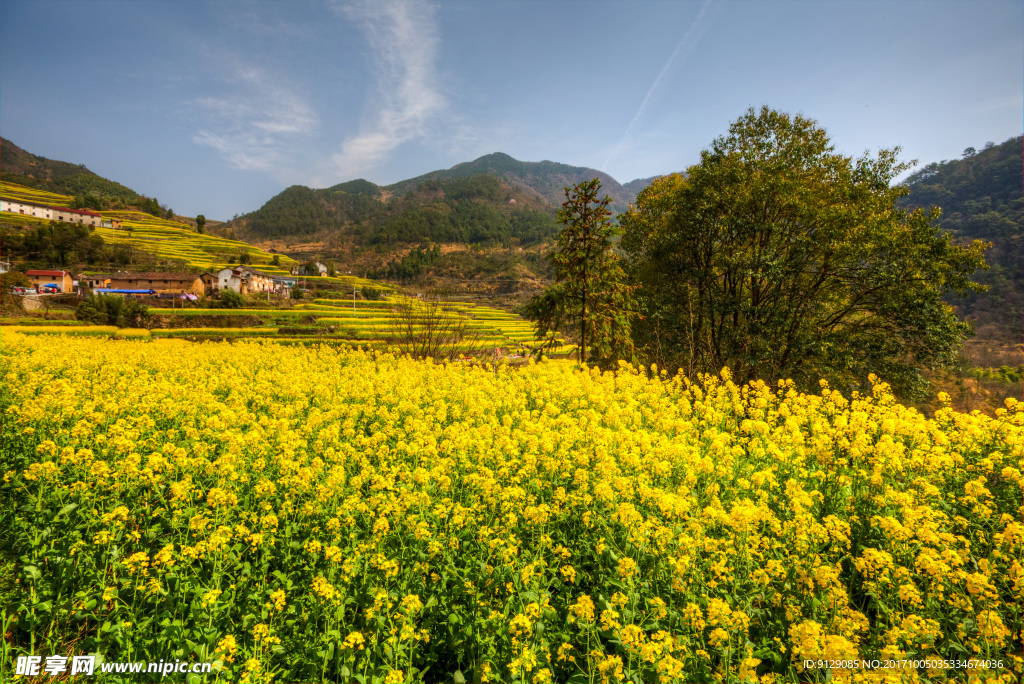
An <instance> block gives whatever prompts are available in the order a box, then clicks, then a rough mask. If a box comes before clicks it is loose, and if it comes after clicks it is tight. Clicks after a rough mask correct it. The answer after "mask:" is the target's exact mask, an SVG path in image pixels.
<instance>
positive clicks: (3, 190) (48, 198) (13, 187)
mask: <svg viewBox="0 0 1024 684" xmlns="http://www.w3.org/2000/svg"><path fill="white" fill-rule="evenodd" d="M0 197H3V198H4V199H10V200H14V201H15V202H28V203H30V204H44V205H47V206H53V207H70V206H71V201H72V200H73V199H74V198H73V197H69V196H68V195H60V194H57V193H55V192H49V191H48V190H39V189H37V188H30V187H28V186H27V185H19V184H18V183H0Z"/></svg>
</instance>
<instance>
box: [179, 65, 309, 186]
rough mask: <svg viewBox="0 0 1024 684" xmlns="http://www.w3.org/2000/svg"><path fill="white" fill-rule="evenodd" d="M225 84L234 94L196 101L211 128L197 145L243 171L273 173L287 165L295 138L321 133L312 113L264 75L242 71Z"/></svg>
mask: <svg viewBox="0 0 1024 684" xmlns="http://www.w3.org/2000/svg"><path fill="white" fill-rule="evenodd" d="M225 80H226V81H227V83H228V86H227V88H226V89H227V90H229V91H231V92H230V94H228V95H224V96H218V97H202V98H198V99H196V100H194V101H193V104H194V105H195V107H196V109H197V110H198V111H199V112H200V113H201V114H202V115H203V116H204V119H205V125H204V127H203V129H201V130H199V131H198V132H197V133H196V134H195V135H194V136H193V137H192V140H193V141H194V142H195V143H197V144H199V145H206V146H208V147H212V148H214V149H215V150H217V151H219V152H220V153H221V155H222V156H223V157H224V158H225V159H227V160H228V161H229V162H231V163H232V164H234V165H235V166H237V167H238V168H241V169H255V170H263V171H269V170H273V169H275V168H276V167H278V166H279V165H280V164H281V163H282V161H284V160H285V158H286V153H287V151H288V146H289V142H290V140H291V139H292V138H294V136H300V135H307V134H310V133H312V132H313V131H315V130H316V129H317V127H318V125H319V120H318V118H317V116H316V114H315V113H314V112H313V111H312V110H311V109H310V107H309V106H308V105H307V104H306V103H305V102H304V101H303V100H302V99H301V98H300V97H299V96H298V95H297V94H296V93H295V92H292V91H291V89H289V88H287V87H285V86H282V85H281V84H279V83H277V82H276V81H275V80H274V79H273V78H271V77H270V76H269V75H268V74H267V73H266V72H265V71H263V70H262V69H258V68H254V67H237V68H235V69H232V70H231V71H230V72H229V74H228V76H227V77H226V78H225Z"/></svg>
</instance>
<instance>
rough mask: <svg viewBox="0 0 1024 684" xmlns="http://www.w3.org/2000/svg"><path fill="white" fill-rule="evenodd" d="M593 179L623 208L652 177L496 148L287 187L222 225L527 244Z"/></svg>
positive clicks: (251, 230) (275, 234) (289, 233)
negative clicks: (405, 168)
mask: <svg viewBox="0 0 1024 684" xmlns="http://www.w3.org/2000/svg"><path fill="white" fill-rule="evenodd" d="M592 178H599V179H600V180H601V183H602V189H601V191H602V193H604V194H608V195H610V196H611V197H612V200H613V202H612V208H613V210H614V211H616V212H622V211H625V210H626V209H627V208H628V206H629V204H630V203H631V202H634V201H635V200H636V193H637V192H639V191H640V190H642V189H643V188H645V187H647V185H649V184H650V183H651V181H652V180H654V178H655V177H651V178H644V179H637V180H634V181H630V182H629V183H627V184H626V185H621V184H620V183H619V182H618V181H616V180H615V179H614V178H612V177H611V176H609V175H607V174H605V173H602V172H600V171H597V170H595V169H588V168H586V167H582V166H569V165H567V164H558V163H556V162H550V161H542V162H521V161H518V160H516V159H513V158H512V157H510V156H509V155H507V154H502V153H500V152H497V153H494V154H489V155H486V156H484V157H480V158H479V159H476V160H474V161H471V162H466V163H463V164H457V165H455V166H453V167H452V168H450V169H443V170H439V171H432V172H430V173H426V174H423V175H422V176H417V177H416V178H410V179H408V180H404V181H400V182H398V183H394V184H392V185H387V186H378V185H375V184H374V183H371V182H370V181H367V180H364V179H361V178H360V179H358V180H353V181H348V182H346V183H340V184H338V185H335V186H332V187H330V188H324V189H320V190H314V189H311V188H307V187H305V186H301V185H293V186H292V187H290V188H287V189H286V190H284V191H283V192H281V193H279V194H278V195H276V196H275V197H273V198H271V199H270V200H269V201H268V202H267V203H266V204H264V205H263V206H262V207H261V208H259V209H258V210H256V211H254V212H251V213H249V214H245V215H244V216H241V217H239V218H238V219H236V220H234V221H232V222H230V224H229V225H225V226H224V229H225V230H235V229H237V230H238V232H239V234H243V235H248V236H250V237H252V238H255V239H274V238H289V237H305V236H312V235H318V234H320V235H322V234H324V233H335V234H340V235H342V236H344V237H345V238H346V239H348V240H350V241H352V242H354V243H355V244H359V245H362V244H370V245H373V244H385V243H388V244H390V243H395V242H404V243H410V242H411V243H419V242H424V241H426V242H467V243H480V242H486V241H488V240H499V241H503V242H507V241H508V239H510V238H517V239H518V240H520V241H524V242H525V243H527V244H528V243H529V242H531V241H535V240H537V239H543V238H541V237H539V236H541V235H544V236H550V235H553V234H554V233H555V232H556V230H557V229H556V228H553V227H552V226H553V225H554V224H553V217H554V215H555V212H556V211H557V208H558V207H559V206H560V205H561V204H562V202H563V201H565V191H564V188H566V187H572V186H573V185H575V184H576V183H579V182H580V181H584V180H590V179H592ZM488 179H489V180H488ZM537 212H539V214H538V213H537ZM542 226H543V227H542Z"/></svg>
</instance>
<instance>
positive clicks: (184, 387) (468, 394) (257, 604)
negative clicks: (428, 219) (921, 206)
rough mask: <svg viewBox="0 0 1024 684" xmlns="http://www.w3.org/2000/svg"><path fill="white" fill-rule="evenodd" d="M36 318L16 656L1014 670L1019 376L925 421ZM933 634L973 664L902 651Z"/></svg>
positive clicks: (16, 437)
mask: <svg viewBox="0 0 1024 684" xmlns="http://www.w3.org/2000/svg"><path fill="white" fill-rule="evenodd" d="M47 345H48V346H47V347H46V353H39V348H38V344H37V343H32V342H31V341H30V339H29V338H28V337H26V336H24V335H21V334H19V333H9V332H4V333H3V345H2V364H3V365H2V369H0V377H2V378H3V386H4V390H3V393H2V394H0V401H2V405H0V410H2V413H3V418H4V420H3V424H2V425H3V427H2V429H3V434H2V442H3V444H2V447H0V458H2V460H0V464H2V468H3V471H4V472H3V474H4V483H5V484H4V488H5V496H9V497H10V499H11V500H17V501H21V502H23V503H22V504H19V506H18V507H16V508H15V509H13V512H12V516H13V517H12V523H13V524H12V525H11V529H12V530H14V532H12V534H13V535H14V537H13V538H12V541H13V544H14V546H15V548H16V552H17V555H18V556H19V557H20V558H22V559H24V560H25V565H26V566H27V567H31V568H33V572H37V573H38V574H39V575H40V577H39V578H35V579H32V578H31V577H30V579H29V580H26V582H24V583H23V584H24V586H25V591H26V596H27V597H28V596H31V601H32V602H33V603H32V604H31V605H40V604H42V603H43V602H49V603H48V605H51V606H53V608H52V610H51V612H48V613H45V617H40V615H41V613H38V612H37V613H36V614H35V617H33V618H32V620H33V622H29V621H28V618H27V617H26V618H24V620H25V622H24V624H20V626H19V627H18V628H17V629H16V630H15V631H14V632H13V633H14V634H17V635H25V643H20V642H18V643H15V644H13V648H14V649H15V650H18V649H22V650H25V652H26V653H27V649H28V648H29V644H30V643H31V639H30V638H29V635H30V632H31V630H35V633H34V637H35V642H36V643H42V642H43V640H44V639H47V640H49V641H48V643H57V642H59V641H60V640H62V639H63V640H64V643H67V644H71V643H78V641H77V640H81V639H87V640H90V641H89V646H88V648H90V649H93V650H96V651H98V652H104V653H105V654H106V657H107V658H108V659H118V658H120V657H121V656H124V658H123V659H128V657H127V654H129V653H142V652H146V653H148V654H150V655H151V659H152V660H157V659H159V658H165V659H167V660H173V659H174V658H178V657H182V656H181V655H180V652H179V651H177V650H176V649H181V648H183V646H182V644H186V643H187V644H194V646H190V647H189V648H192V649H193V651H192V657H195V658H200V657H204V658H208V657H211V656H214V655H216V656H217V657H218V658H220V659H221V660H222V661H223V665H224V668H225V669H226V670H227V671H228V673H229V674H230V677H229V678H231V679H236V680H238V679H242V678H244V679H246V680H248V681H314V680H316V681H324V680H333V681H349V680H352V679H354V677H355V675H358V676H359V678H361V679H362V680H365V681H370V680H374V681H421V680H422V679H424V678H427V679H430V678H436V679H439V678H441V676H442V675H441V673H440V670H436V669H431V668H435V667H452V668H454V667H456V665H458V667H460V668H461V671H462V673H463V675H464V676H465V678H466V679H467V680H469V679H471V678H474V679H475V680H476V681H499V680H500V681H505V680H511V679H512V678H516V679H518V680H520V681H527V680H529V681H531V682H538V683H539V682H546V681H567V680H570V679H571V678H574V677H576V678H578V679H580V680H587V681H592V682H596V681H602V682H618V681H625V680H629V681H651V680H654V679H656V678H657V679H658V681H687V682H706V681H722V682H741V681H762V682H769V683H770V682H782V681H805V680H808V679H815V678H818V679H820V680H821V681H825V678H826V673H825V671H824V670H822V669H816V668H817V666H815V669H811V668H805V661H808V660H812V661H817V660H822V661H835V662H837V663H842V662H849V661H852V660H857V659H861V660H863V659H882V658H894V659H898V660H900V661H901V662H902V661H907V662H910V663H914V662H920V663H922V664H921V665H920V666H917V665H910V666H907V667H903V668H902V669H900V670H899V671H898V673H896V674H894V671H892V670H886V669H883V668H879V669H864V668H855V667H852V666H851V667H845V666H842V665H837V666H836V667H833V668H832V669H831V674H830V678H831V679H833V680H835V681H842V682H876V681H877V682H883V681H899V680H900V679H902V680H904V681H920V682H930V681H936V682H957V681H967V680H968V679H969V678H971V677H974V678H977V679H978V680H979V681H998V682H1010V681H1019V680H1020V678H1021V676H1024V659H1022V658H1021V656H1020V643H1021V641H1022V638H1024V637H1022V631H1024V609H1022V608H1021V606H1022V605H1024V524H1022V522H1021V521H1022V518H1024V501H1022V479H1021V475H1020V473H1021V470H1022V466H1021V461H1022V460H1024V404H1022V403H1021V402H1017V401H1014V400H1007V402H1006V408H1005V409H1003V410H1001V411H1000V412H999V414H998V415H997V417H995V418H989V417H986V416H983V415H980V414H971V415H964V414H959V413H955V412H953V411H952V410H950V409H948V408H946V409H942V410H940V411H938V412H937V413H936V414H935V415H934V416H931V417H926V416H923V415H921V414H920V413H918V412H917V411H915V410H913V409H911V408H907V407H904V406H901V405H900V404H898V403H897V402H896V401H895V399H894V398H893V397H892V395H891V393H890V392H889V389H888V387H887V386H886V385H885V384H884V383H882V382H880V381H878V380H877V379H875V380H874V382H873V384H872V386H870V387H868V388H866V391H865V392H864V393H863V394H855V395H854V396H842V395H841V394H840V393H838V392H835V391H832V390H830V389H829V388H828V386H827V384H823V386H822V390H821V392H820V393H817V394H802V393H799V392H797V391H796V390H795V389H794V387H793V384H792V383H789V382H786V381H782V382H779V383H777V384H774V385H769V384H766V383H753V384H751V385H748V386H737V385H736V384H734V383H733V382H732V381H731V380H730V379H729V376H728V374H727V373H724V374H723V375H722V376H721V377H713V376H709V377H703V378H699V379H697V380H696V381H693V382H691V381H689V380H687V379H685V378H683V377H681V376H680V377H677V378H674V379H669V378H668V377H667V376H665V375H663V374H658V373H650V372H647V371H646V370H644V369H636V368H632V367H630V366H628V365H624V366H622V367H621V368H620V369H619V370H617V371H615V372H599V371H597V370H590V371H583V370H579V369H577V368H575V367H574V366H573V365H572V364H567V363H557V362H542V363H538V364H531V365H529V366H527V367H524V368H522V369H518V370H513V369H510V368H508V367H504V366H499V367H497V368H495V367H489V366H468V365H463V364H431V363H429V362H428V363H424V362H417V361H414V360H412V359H409V358H396V357H395V356H393V355H391V354H385V353H379V352H377V353H366V352H361V351H359V350H345V349H315V348H311V349H305V348H298V347H284V346H277V345H275V344H271V343H260V342H241V343H236V344H226V343H225V344H212V343H204V344H190V343H186V342H180V341H176V340H169V341H156V342H151V343H142V342H137V341H131V340H126V341H113V340H102V339H91V338H73V337H64V338H54V339H53V340H50V341H48V342H47ZM44 396H45V397H46V401H45V402H41V401H40V400H39V398H40V397H44ZM69 559H70V560H69ZM29 592H32V593H31V594H29ZM71 596H73V597H75V598H74V606H71V601H69V600H68V597H71ZM115 598H116V600H115ZM26 600H28V599H26ZM26 605H28V604H26ZM62 606H68V608H67V609H65V608H63V607H62ZM61 611H64V612H61ZM19 619H21V618H19ZM122 624H129V625H136V626H137V627H133V628H130V629H129V628H124V629H122V628H121V627H118V625H122ZM17 638H19V639H20V638H21V636H19V637H17ZM55 640H56V641H55ZM19 652H20V651H19ZM54 652H58V650H55V651H54ZM957 659H959V660H960V661H963V662H967V661H969V660H970V661H972V662H976V663H977V662H984V663H990V664H993V665H992V666H991V667H986V669H982V668H980V667H975V668H972V669H970V670H968V669H967V668H966V666H965V667H964V668H963V669H959V670H958V669H955V668H952V669H951V668H948V667H937V666H935V665H934V663H935V662H937V661H939V660H944V661H948V660H957ZM236 660H237V664H236ZM423 673H427V674H423ZM893 677H896V679H893Z"/></svg>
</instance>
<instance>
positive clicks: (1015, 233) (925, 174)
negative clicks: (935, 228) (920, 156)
mask: <svg viewBox="0 0 1024 684" xmlns="http://www.w3.org/2000/svg"><path fill="white" fill-rule="evenodd" d="M905 184H906V185H907V186H908V187H909V189H910V195H908V196H907V197H905V198H903V201H902V204H903V206H905V207H908V208H916V207H929V206H937V207H940V208H941V209H942V217H941V218H940V219H939V225H941V226H942V227H943V228H945V229H946V230H949V231H951V232H952V233H953V235H954V237H955V238H956V239H957V240H959V241H970V240H976V239H978V240H985V241H986V242H991V243H992V245H993V246H992V248H991V249H990V250H989V251H988V253H987V254H986V261H987V262H988V263H989V265H990V266H991V268H990V269H989V270H988V271H983V272H980V273H979V274H978V275H977V277H976V280H977V281H978V282H980V283H983V284H985V285H988V286H989V291H988V292H986V293H976V294H972V295H971V296H969V297H966V298H962V299H959V298H958V299H955V300H951V303H952V304H954V305H956V306H957V307H958V308H959V309H960V314H961V315H962V316H964V317H965V318H966V319H968V320H970V321H972V322H973V323H974V325H975V327H976V328H977V329H978V331H979V332H980V333H983V334H985V335H986V336H989V337H1001V338H1004V339H1007V340H1013V341H1019V340H1020V337H1021V334H1022V325H1024V137H1020V136H1018V137H1016V138H1010V139H1009V140H1007V141H1006V142H1004V143H1003V144H1001V145H991V144H990V145H989V146H986V147H985V149H982V150H981V151H975V150H973V148H969V149H967V150H965V151H964V158H963V159H956V160H952V161H944V162H940V163H935V164H929V165H927V166H925V167H924V168H922V169H921V170H919V171H917V172H916V173H914V174H913V175H911V176H910V177H909V178H908V179H907V180H906V182H905Z"/></svg>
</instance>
